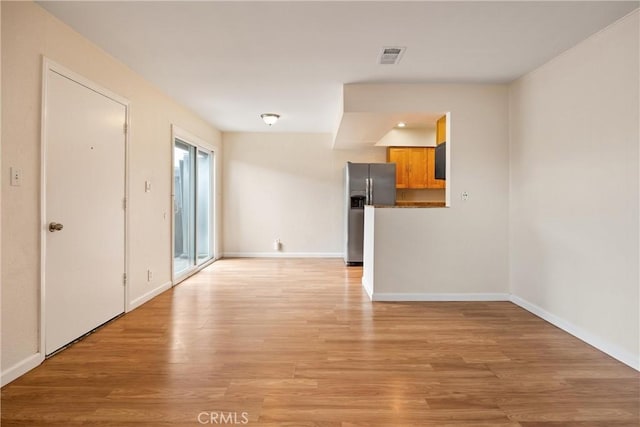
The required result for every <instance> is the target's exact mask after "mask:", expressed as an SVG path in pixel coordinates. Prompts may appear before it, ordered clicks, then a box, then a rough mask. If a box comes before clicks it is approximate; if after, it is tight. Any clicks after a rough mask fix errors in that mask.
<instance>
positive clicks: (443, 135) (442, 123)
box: [436, 116, 447, 145]
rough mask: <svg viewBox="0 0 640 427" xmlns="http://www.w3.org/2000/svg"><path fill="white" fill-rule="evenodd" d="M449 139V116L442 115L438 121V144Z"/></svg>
mask: <svg viewBox="0 0 640 427" xmlns="http://www.w3.org/2000/svg"><path fill="white" fill-rule="evenodd" d="M446 140H447V116H442V117H440V118H439V119H438V121H436V144H438V145H440V144H442V143H443V142H445V141H446Z"/></svg>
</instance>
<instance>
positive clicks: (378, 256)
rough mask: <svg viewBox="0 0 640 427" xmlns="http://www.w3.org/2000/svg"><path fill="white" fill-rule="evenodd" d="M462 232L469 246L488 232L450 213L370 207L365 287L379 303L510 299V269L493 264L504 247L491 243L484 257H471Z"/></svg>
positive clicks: (366, 238) (366, 218) (485, 244)
mask: <svg viewBox="0 0 640 427" xmlns="http://www.w3.org/2000/svg"><path fill="white" fill-rule="evenodd" d="M461 227H464V228H463V230H460V228H461ZM461 231H462V232H464V233H465V234H466V235H467V237H468V241H469V242H474V241H476V240H477V239H479V238H481V237H482V236H481V234H482V233H483V232H482V230H481V228H479V227H477V226H475V227H474V226H471V227H469V226H468V225H461V224H460V222H459V217H458V216H457V215H455V214H452V212H451V209H449V208H427V209H414V208H373V207H369V206H367V207H366V208H365V233H366V234H365V237H364V241H365V259H364V271H363V276H364V279H363V285H364V286H365V288H369V289H370V290H371V291H368V292H369V293H370V294H371V293H372V294H373V295H370V296H372V298H373V300H377V301H403V300H407V301H423V300H424V301H440V300H446V301H456V300H462V301H465V300H469V301H477V300H490V301H504V300H508V299H509V294H508V286H507V284H506V280H505V276H506V271H505V269H506V265H500V264H496V263H495V262H492V260H491V259H490V258H491V257H492V255H493V252H492V251H493V250H494V249H498V250H502V248H500V247H499V246H497V245H495V244H494V243H493V242H491V241H486V242H485V243H484V245H483V246H484V248H485V253H476V254H475V256H467V254H466V253H465V252H464V251H463V250H461V247H462V246H463V245H464V244H465V242H464V241H463V240H461V239H460V238H459V236H458V235H459V234H460V232H461ZM501 261H502V262H501V264H502V263H503V264H506V262H505V260H501ZM462 266H464V267H462Z"/></svg>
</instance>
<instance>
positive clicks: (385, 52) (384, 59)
mask: <svg viewBox="0 0 640 427" xmlns="http://www.w3.org/2000/svg"><path fill="white" fill-rule="evenodd" d="M405 50H407V48H406V47H398V46H394V47H383V48H382V52H380V59H379V61H378V62H379V63H380V64H394V65H395V64H397V63H398V62H400V59H402V55H403V54H404V51H405Z"/></svg>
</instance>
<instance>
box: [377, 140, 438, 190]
mask: <svg viewBox="0 0 640 427" xmlns="http://www.w3.org/2000/svg"><path fill="white" fill-rule="evenodd" d="M387 162H389V163H395V164H396V188H412V189H425V188H445V181H444V180H440V179H435V177H434V176H435V148H434V147H389V148H388V149H387Z"/></svg>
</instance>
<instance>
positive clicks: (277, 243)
mask: <svg viewBox="0 0 640 427" xmlns="http://www.w3.org/2000/svg"><path fill="white" fill-rule="evenodd" d="M281 245H282V243H280V239H276V240H274V241H273V250H274V251H279V250H280V246H281Z"/></svg>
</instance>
